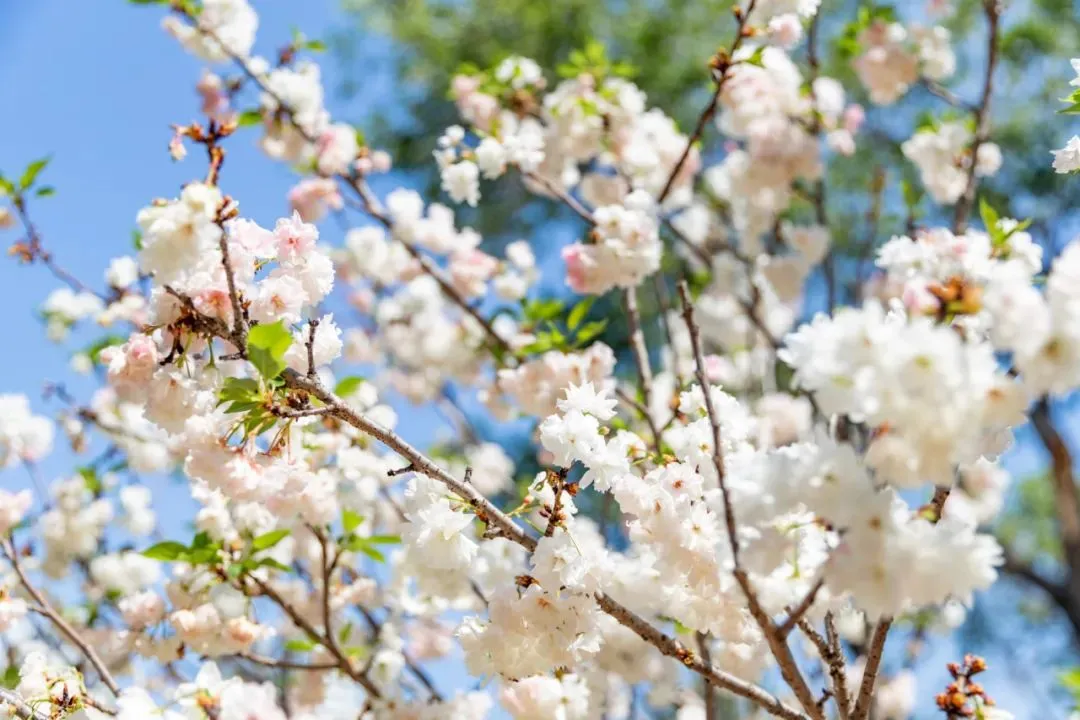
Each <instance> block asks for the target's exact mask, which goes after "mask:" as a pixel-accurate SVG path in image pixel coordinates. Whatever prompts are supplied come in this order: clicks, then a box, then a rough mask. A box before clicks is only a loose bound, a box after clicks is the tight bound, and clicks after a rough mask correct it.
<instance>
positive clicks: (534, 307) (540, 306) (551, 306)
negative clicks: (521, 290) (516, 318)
mask: <svg viewBox="0 0 1080 720" xmlns="http://www.w3.org/2000/svg"><path fill="white" fill-rule="evenodd" d="M522 309H523V310H524V312H525V319H526V320H529V321H531V322H534V323H538V322H543V321H544V320H554V319H555V318H557V317H559V315H561V314H562V311H563V303H562V301H561V300H556V299H555V298H548V299H547V300H528V301H526V302H524V303H523V308H522Z"/></svg>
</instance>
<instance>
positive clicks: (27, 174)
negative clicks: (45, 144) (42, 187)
mask: <svg viewBox="0 0 1080 720" xmlns="http://www.w3.org/2000/svg"><path fill="white" fill-rule="evenodd" d="M50 160H52V158H51V157H43V158H41V159H39V160H35V161H34V162H32V163H30V164H29V165H27V166H26V169H25V170H23V174H22V177H20V178H19V189H20V190H26V189H28V188H29V187H30V186H31V185H33V184H34V181H35V180H37V176H38V175H39V174H40V173H41V171H42V170H44V169H45V166H46V165H48V164H49V161H50Z"/></svg>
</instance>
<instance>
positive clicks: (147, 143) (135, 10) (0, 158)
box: [0, 0, 1077, 718]
mask: <svg viewBox="0 0 1080 720" xmlns="http://www.w3.org/2000/svg"><path fill="white" fill-rule="evenodd" d="M255 4H256V6H257V7H258V9H259V12H260V18H261V19H260V27H259V41H258V43H257V46H256V48H257V51H258V52H260V53H263V54H266V55H272V54H273V52H274V50H275V49H276V48H277V47H278V46H279V45H280V44H282V43H283V42H285V41H287V39H288V38H289V36H290V30H291V27H292V26H293V25H299V26H301V27H302V28H303V30H304V31H305V32H306V34H307V35H308V36H309V37H323V36H325V35H327V34H328V31H329V30H330V29H331V28H334V27H335V26H336V27H340V26H341V25H342V24H343V23H344V22H345V18H344V17H343V16H342V15H341V14H340V12H339V11H338V1H337V0H305V1H304V2H302V3H301V2H299V1H294V2H285V1H284V0H266V1H264V2H256V3H255ZM161 17H162V12H161V11H160V9H157V8H140V7H135V6H132V5H129V4H128V3H126V2H123V1H122V0H99V1H97V2H91V1H89V0H29V1H26V0H24V1H19V0H0V93H2V95H0V97H2V98H3V101H2V105H0V172H3V173H5V174H6V175H8V176H11V175H18V173H19V172H21V170H22V168H23V167H24V166H25V165H26V164H27V163H28V162H30V161H31V160H33V159H35V158H38V157H41V156H43V155H48V154H51V155H52V156H53V160H52V163H51V165H50V166H49V168H48V169H47V170H46V172H45V175H44V181H45V182H47V183H48V184H50V185H53V186H55V187H56V188H57V194H56V195H55V196H54V197H52V198H47V199H43V200H40V201H37V202H36V203H35V205H34V206H32V208H31V210H32V214H33V216H34V219H35V220H36V222H37V224H38V226H39V228H40V230H41V233H42V235H43V237H44V240H45V243H46V245H47V246H48V248H49V249H50V250H51V251H52V252H53V253H54V254H55V255H56V258H57V260H58V262H60V263H61V264H62V265H64V266H65V267H67V268H68V269H69V270H71V271H72V272H73V273H74V274H76V275H77V276H79V277H80V278H81V279H83V280H84V281H85V282H87V283H88V284H91V285H94V286H98V287H100V286H101V284H102V272H103V270H104V268H105V267H106V265H107V264H108V261H109V260H110V258H112V257H114V256H116V255H118V254H124V253H127V252H129V251H130V250H131V245H130V234H131V230H132V229H133V227H134V218H135V213H136V212H137V210H138V209H139V208H140V207H142V206H144V205H146V204H147V203H148V202H149V201H150V200H151V199H152V198H154V197H157V196H172V195H174V194H175V193H176V192H177V190H178V189H179V188H180V186H181V184H182V183H184V182H185V181H187V180H189V179H191V178H192V177H195V176H198V175H201V174H202V165H201V162H202V159H201V158H199V157H196V156H195V155H194V154H193V155H192V157H191V158H189V160H188V161H186V162H183V163H173V162H171V161H170V160H169V158H168V155H167V152H166V146H167V143H168V140H169V137H170V130H169V125H170V124H171V123H176V122H187V121H191V120H195V119H197V118H198V114H197V113H198V101H197V97H196V95H195V91H194V83H195V82H196V80H197V79H198V76H199V73H200V69H201V67H202V66H201V64H200V62H199V61H197V60H196V59H194V58H192V57H191V56H189V55H187V54H186V53H184V52H183V51H182V50H181V49H180V47H179V46H178V45H177V44H176V43H175V42H174V41H172V40H171V39H170V38H169V37H168V36H166V35H165V34H164V32H163V31H162V30H161V29H160V27H159V25H160V21H161ZM324 75H325V82H326V86H327V88H328V105H329V106H330V108H331V110H332V111H333V112H334V114H335V115H339V116H342V117H345V118H346V119H348V120H350V121H360V120H362V119H363V112H362V108H363V102H364V101H365V100H372V99H375V98H378V100H379V101H381V102H385V98H386V96H387V92H388V91H389V90H390V89H389V88H387V87H385V84H386V83H385V79H383V80H381V81H380V78H378V77H375V78H373V82H374V83H375V85H374V86H373V85H369V86H368V87H367V88H366V89H365V90H364V92H362V94H361V95H360V96H359V97H358V98H356V99H355V100H353V101H352V102H351V103H349V104H346V103H345V102H344V101H342V100H341V99H340V98H338V97H337V96H336V94H335V93H334V88H335V87H336V86H337V79H338V78H339V77H340V73H339V72H337V68H336V67H335V62H334V61H333V59H328V60H327V62H326V63H324ZM293 179H294V178H293V175H292V173H291V172H290V171H289V170H288V168H286V167H284V166H282V165H280V164H278V163H274V162H271V161H269V160H267V159H266V158H264V157H263V156H262V155H261V154H260V153H259V152H258V150H257V149H256V148H255V146H254V133H250V132H249V133H247V134H241V135H240V136H239V137H238V138H237V139H235V140H234V141H233V142H232V143H231V144H230V146H229V157H228V160H227V162H226V166H225V170H224V184H225V186H226V189H227V191H228V192H229V193H230V194H232V195H233V196H234V197H236V198H237V199H238V200H239V201H240V205H241V209H242V211H243V214H244V215H246V216H248V217H252V218H254V219H256V220H257V221H259V222H261V223H263V224H264V225H265V224H272V222H273V220H274V219H275V218H276V217H278V216H280V215H282V214H283V213H285V212H286V209H287V208H286V204H285V200H284V198H285V193H286V191H287V190H288V188H289V187H290V186H291V184H292V182H293ZM323 229H324V232H326V233H327V234H328V236H329V237H330V239H331V240H332V241H333V240H334V239H335V237H334V235H335V233H337V230H336V227H335V226H334V224H333V223H327V224H325V226H324V228H323ZM17 237H18V236H17V234H16V233H14V232H13V231H8V232H6V233H4V234H0V243H4V244H10V243H11V242H13V241H14V240H15V239H16V238H17ZM57 286H58V283H57V282H55V281H53V280H52V278H51V277H50V276H49V275H48V273H47V271H46V270H45V269H44V268H41V267H23V266H20V265H19V264H18V263H16V262H15V261H14V260H13V259H10V258H6V257H4V258H0V307H2V308H4V310H5V317H4V321H5V327H6V328H7V330H6V332H5V335H4V342H5V343H6V344H7V346H8V352H5V353H0V392H25V393H27V394H29V395H30V396H31V398H32V400H33V402H34V404H35V407H36V408H37V409H38V410H39V411H41V410H43V409H44V408H45V407H46V406H45V405H44V403H43V402H42V401H41V399H40V392H39V391H40V388H41V387H42V385H43V383H44V382H45V381H57V380H62V381H66V382H68V383H69V384H70V386H71V387H72V388H73V389H74V390H75V391H76V393H77V394H78V395H79V396H80V397H81V398H83V399H86V398H87V397H88V394H89V391H90V390H91V389H92V387H93V384H92V383H91V382H88V381H81V382H80V381H74V382H72V374H71V373H70V371H69V370H68V356H69V353H68V352H66V351H64V350H63V349H62V348H58V347H57V346H56V345H55V344H53V343H51V342H50V341H48V340H47V339H46V338H45V336H44V333H43V331H42V326H41V324H40V322H39V321H38V320H37V319H35V317H34V312H33V311H34V309H35V308H36V307H37V306H39V305H40V303H41V302H42V301H43V300H44V299H45V297H46V295H47V294H48V293H49V292H50V291H51V290H52V289H53V288H55V287H57ZM77 346H78V344H77V343H74V344H73V345H72V347H77ZM53 409H55V407H54V408H53ZM1069 415H1070V417H1071V418H1073V419H1075V417H1076V414H1075V409H1073V408H1070V411H1069ZM1068 426H1069V427H1071V428H1075V427H1076V426H1077V423H1076V422H1069V423H1068ZM432 427H433V424H432V422H431V419H430V416H428V415H424V416H421V421H420V422H416V421H415V420H413V421H411V422H410V423H408V428H407V429H406V430H405V432H406V433H407V434H408V435H411V436H412V439H414V440H419V439H422V437H423V436H425V435H428V434H430V432H431V429H432ZM1070 435H1071V436H1072V439H1073V440H1075V439H1076V438H1075V435H1076V433H1075V432H1073V433H1070ZM57 447H58V451H57V452H56V453H55V454H54V455H53V456H52V457H51V458H49V459H48V461H46V462H45V463H44V465H43V470H44V474H45V476H46V477H47V478H49V479H51V478H54V477H57V476H59V475H61V474H63V473H65V472H70V469H71V467H72V464H73V459H72V456H71V454H70V453H68V452H67V451H65V450H64V448H63V442H62V440H58V443H57ZM1041 457H1042V456H1041V453H1040V452H1039V450H1038V449H1037V448H1036V447H1035V446H1034V445H1033V444H1032V443H1031V442H1021V443H1020V444H1019V445H1018V446H1017V448H1016V450H1014V451H1013V452H1012V453H1011V454H1010V457H1009V460H1008V464H1009V466H1010V468H1011V469H1013V470H1014V471H1016V472H1017V474H1018V475H1021V476H1022V475H1024V474H1026V473H1029V472H1031V471H1032V470H1034V469H1036V468H1037V467H1038V466H1039V465H1040V464H1041ZM24 482H25V479H24V477H23V476H22V474H21V473H20V472H18V471H7V472H3V473H0V487H11V486H21V485H22V484H23V483H24ZM1036 649H1037V648H1036ZM957 651H958V649H957V648H955V647H952V644H951V643H947V644H945V645H944V646H942V647H941V648H940V649H939V650H938V651H936V652H934V653H931V654H930V655H931V656H932V658H933V659H932V661H931V662H932V663H933V665H932V667H934V668H936V669H938V670H940V668H941V666H942V665H943V664H944V662H946V661H947V660H949V659H954V658H953V654H954V653H955V652H957ZM992 659H993V658H992ZM1004 660H1005V658H1004V657H1002V669H1001V670H998V671H992V675H991V676H990V677H988V679H987V685H988V686H992V687H997V688H998V692H997V693H996V694H997V695H998V696H999V698H1000V700H1001V702H1002V704H1003V705H1004V706H1006V707H1008V706H1009V705H1013V708H1014V709H1016V710H1017V711H1018V712H1017V715H1018V717H1020V718H1027V717H1037V716H1038V714H1037V713H1036V712H1035V711H1034V710H1031V711H1030V712H1026V711H1024V710H1023V707H1024V706H1025V705H1028V706H1031V707H1034V706H1033V705H1032V702H1031V700H1030V699H1029V697H1028V696H1027V694H1026V692H1027V689H1028V688H1030V687H1031V683H1030V682H1029V679H1027V678H1024V677H1023V676H1022V675H1019V674H1017V673H1016V672H1014V671H1011V670H1009V669H1008V668H1009V664H1008V663H1005V662H1004ZM1016 660H1018V661H1019V663H1020V664H1029V663H1031V662H1038V660H1037V659H1036V658H1034V657H1033V658H1030V659H1028V658H1023V657H1018V658H1016ZM938 675H941V673H940V672H934V674H933V675H932V676H931V677H933V678H934V679H931V677H926V678H924V682H922V683H921V686H920V693H921V694H922V696H923V697H932V692H933V690H934V689H935V688H936V687H937V684H938V683H937V679H936V678H937V676H938ZM1011 700H1015V701H1016V702H1015V703H1013V702H1010V701H1011Z"/></svg>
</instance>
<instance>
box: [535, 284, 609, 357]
mask: <svg viewBox="0 0 1080 720" xmlns="http://www.w3.org/2000/svg"><path fill="white" fill-rule="evenodd" d="M595 302H596V298H595V297H592V296H590V297H586V298H584V299H582V300H581V301H579V302H578V303H577V304H575V305H574V306H573V307H572V308H570V309H569V310H567V309H566V304H565V303H564V302H563V301H561V300H557V299H554V298H545V299H537V300H525V301H523V302H522V314H523V315H524V319H525V327H527V328H531V331H532V334H533V335H534V336H535V337H536V340H534V341H533V342H532V343H530V344H528V345H526V346H525V347H524V348H522V349H521V350H520V354H521V355H524V356H529V355H540V354H542V353H545V352H548V351H549V350H559V351H562V352H566V351H569V350H576V349H578V348H582V347H585V346H586V345H588V344H589V343H590V342H592V341H593V340H595V339H596V338H598V337H600V335H601V333H603V332H604V330H605V329H607V324H608V321H607V319H606V318H605V319H602V320H593V321H591V322H584V321H585V317H586V316H587V315H588V313H589V310H590V309H591V308H592V306H593V304H594V303H595Z"/></svg>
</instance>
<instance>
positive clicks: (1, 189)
mask: <svg viewBox="0 0 1080 720" xmlns="http://www.w3.org/2000/svg"><path fill="white" fill-rule="evenodd" d="M14 194H15V186H14V185H13V184H12V183H11V181H10V180H8V179H7V178H6V177H4V176H3V175H0V197H4V196H5V195H14Z"/></svg>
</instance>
